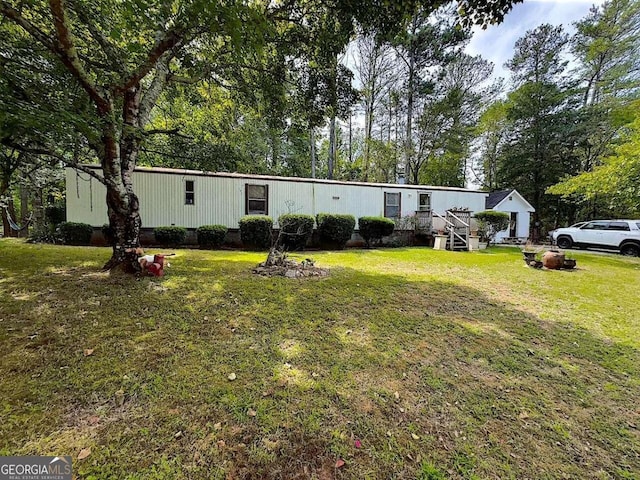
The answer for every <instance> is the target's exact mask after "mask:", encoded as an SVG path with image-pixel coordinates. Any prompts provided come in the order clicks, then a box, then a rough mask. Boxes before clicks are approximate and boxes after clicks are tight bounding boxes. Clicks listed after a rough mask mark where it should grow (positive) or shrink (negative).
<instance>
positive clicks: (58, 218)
mask: <svg viewBox="0 0 640 480" xmlns="http://www.w3.org/2000/svg"><path fill="white" fill-rule="evenodd" d="M44 218H45V219H46V221H47V223H50V224H51V225H53V226H54V227H57V226H58V225H60V224H61V223H62V222H64V221H65V219H66V218H67V209H66V208H65V206H64V205H49V206H48V207H45V209H44Z"/></svg>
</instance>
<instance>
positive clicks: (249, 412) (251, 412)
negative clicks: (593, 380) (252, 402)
mask: <svg viewBox="0 0 640 480" xmlns="http://www.w3.org/2000/svg"><path fill="white" fill-rule="evenodd" d="M257 414H258V413H257V412H256V411H255V410H254V409H253V408H250V409H249V410H248V411H247V415H249V416H250V417H255V416H256V415H257Z"/></svg>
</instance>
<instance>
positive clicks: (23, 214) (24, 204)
mask: <svg viewBox="0 0 640 480" xmlns="http://www.w3.org/2000/svg"><path fill="white" fill-rule="evenodd" d="M28 217H29V189H28V188H27V187H26V185H20V218H21V219H22V225H23V226H24V225H25V222H26V221H27V218H28ZM18 236H20V237H28V236H29V229H28V228H25V229H24V230H22V231H21V232H19V235H18Z"/></svg>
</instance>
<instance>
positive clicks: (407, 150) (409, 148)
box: [404, 47, 418, 184]
mask: <svg viewBox="0 0 640 480" xmlns="http://www.w3.org/2000/svg"><path fill="white" fill-rule="evenodd" d="M414 77H415V59H414V52H413V47H411V50H410V52H409V79H408V81H407V130H406V138H405V147H404V161H405V170H406V169H407V168H408V169H409V170H413V141H412V140H413V137H412V135H413V131H412V129H413V126H412V123H413V93H414V85H413V84H414V81H415V79H414ZM417 177H418V172H417V171H416V172H415V174H414V175H411V176H409V178H410V179H411V178H413V183H414V184H417V183H418V182H417Z"/></svg>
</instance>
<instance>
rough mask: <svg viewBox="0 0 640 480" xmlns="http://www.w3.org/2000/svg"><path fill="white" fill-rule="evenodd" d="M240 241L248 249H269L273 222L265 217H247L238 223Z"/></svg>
mask: <svg viewBox="0 0 640 480" xmlns="http://www.w3.org/2000/svg"><path fill="white" fill-rule="evenodd" d="M239 225H240V239H241V240H242V243H243V244H245V245H246V246H247V247H249V248H258V249H263V248H269V247H271V239H272V236H271V230H272V229H273V220H272V219H271V217H267V216H266V215H247V216H245V217H242V218H241V219H240V222H239Z"/></svg>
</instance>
